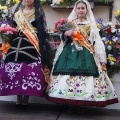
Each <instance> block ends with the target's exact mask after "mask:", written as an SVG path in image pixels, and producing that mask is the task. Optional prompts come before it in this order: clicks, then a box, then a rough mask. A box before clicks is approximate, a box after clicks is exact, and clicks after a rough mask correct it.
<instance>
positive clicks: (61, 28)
mask: <svg viewBox="0 0 120 120" xmlns="http://www.w3.org/2000/svg"><path fill="white" fill-rule="evenodd" d="M72 28H73V29H74V24H73V23H72V22H71V21H68V20H67V19H64V18H61V19H59V20H58V21H57V23H56V24H55V28H54V30H53V31H54V32H59V33H61V32H65V31H67V30H70V29H72Z"/></svg>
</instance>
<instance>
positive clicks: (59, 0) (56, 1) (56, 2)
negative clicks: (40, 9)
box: [52, 0, 61, 5]
mask: <svg viewBox="0 0 120 120" xmlns="http://www.w3.org/2000/svg"><path fill="white" fill-rule="evenodd" d="M60 2H61V0H53V1H52V5H55V4H57V5H59V4H60Z"/></svg>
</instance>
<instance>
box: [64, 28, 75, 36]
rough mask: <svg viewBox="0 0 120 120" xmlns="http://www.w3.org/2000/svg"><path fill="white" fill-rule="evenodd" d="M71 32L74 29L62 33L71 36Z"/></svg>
mask: <svg viewBox="0 0 120 120" xmlns="http://www.w3.org/2000/svg"><path fill="white" fill-rule="evenodd" d="M73 33H74V30H68V31H66V32H65V34H64V35H65V36H69V37H71V36H72V35H73Z"/></svg>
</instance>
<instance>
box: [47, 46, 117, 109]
mask: <svg viewBox="0 0 120 120" xmlns="http://www.w3.org/2000/svg"><path fill="white" fill-rule="evenodd" d="M95 64H96V63H95V62H94V58H93V56H92V55H91V54H90V52H89V51H88V50H87V49H85V48H83V50H82V51H72V46H70V45H67V46H65V47H64V49H63V52H62V53H61V55H60V57H59V59H58V61H57V62H56V64H55V68H54V69H53V73H52V74H51V82H50V84H49V87H48V100H50V101H52V102H56V103H61V104H71V105H81V106H99V107H105V106H106V105H109V104H113V103H118V98H117V95H116V93H115V89H114V87H113V85H112V83H111V81H110V79H109V77H108V76H107V74H106V73H105V72H103V71H102V70H101V66H98V67H96V66H95Z"/></svg>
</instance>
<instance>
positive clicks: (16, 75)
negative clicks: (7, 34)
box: [0, 58, 46, 96]
mask: <svg viewBox="0 0 120 120" xmlns="http://www.w3.org/2000/svg"><path fill="white" fill-rule="evenodd" d="M45 89H46V87H45V78H44V73H43V69H42V64H41V60H40V58H39V60H38V61H37V62H33V63H30V64H28V63H25V62H22V63H14V62H9V63H1V64H0V95H1V96H7V95H30V96H44V93H45Z"/></svg>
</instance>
